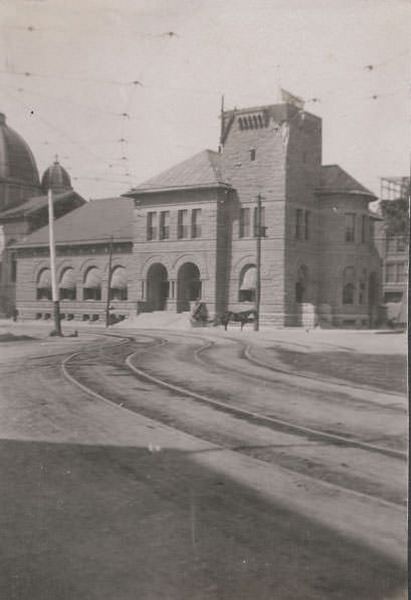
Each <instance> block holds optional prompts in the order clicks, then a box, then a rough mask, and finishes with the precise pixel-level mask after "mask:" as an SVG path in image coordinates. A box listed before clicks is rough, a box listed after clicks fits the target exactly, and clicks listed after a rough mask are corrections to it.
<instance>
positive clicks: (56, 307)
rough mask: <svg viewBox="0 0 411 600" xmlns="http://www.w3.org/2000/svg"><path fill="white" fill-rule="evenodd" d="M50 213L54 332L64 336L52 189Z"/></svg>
mask: <svg viewBox="0 0 411 600" xmlns="http://www.w3.org/2000/svg"><path fill="white" fill-rule="evenodd" d="M47 200H48V212H49V247H50V272H51V299H52V301H53V316H54V332H55V334H56V335H59V336H61V335H63V334H62V332H61V319H60V301H59V290H58V287H57V276H56V244H55V240H54V206H53V192H52V190H51V188H50V189H49V191H48V195H47Z"/></svg>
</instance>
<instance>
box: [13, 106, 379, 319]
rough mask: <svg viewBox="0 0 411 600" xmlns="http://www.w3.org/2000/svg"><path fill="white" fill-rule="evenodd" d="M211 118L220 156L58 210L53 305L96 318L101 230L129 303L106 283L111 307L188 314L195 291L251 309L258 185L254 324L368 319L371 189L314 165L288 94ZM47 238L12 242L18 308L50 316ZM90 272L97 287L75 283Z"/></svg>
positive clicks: (309, 123) (373, 306)
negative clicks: (67, 285) (56, 298)
mask: <svg viewBox="0 0 411 600" xmlns="http://www.w3.org/2000/svg"><path fill="white" fill-rule="evenodd" d="M221 119H222V123H221V140H220V143H221V147H220V152H213V151H211V150H205V151H203V152H200V153H198V154H196V155H195V156H193V157H192V158H189V159H188V160H186V161H184V162H183V163H180V164H178V165H176V166H175V167H172V168H171V169H169V170H167V171H165V172H164V173H161V174H160V175H158V176H156V177H153V178H152V179H150V180H148V181H146V182H145V183H142V184H141V185H139V186H138V187H135V188H133V189H131V190H130V191H128V192H126V193H125V194H124V198H122V199H119V198H115V199H108V200H105V201H95V202H93V203H92V205H91V206H84V207H81V208H79V209H78V210H76V211H74V212H73V213H70V214H69V215H66V216H65V217H63V218H62V219H60V221H59V222H58V223H57V224H56V239H57V246H58V247H57V254H58V262H59V264H58V276H59V280H60V281H61V280H63V279H64V273H65V270H66V269H71V271H70V277H69V280H70V282H71V285H72V287H73V282H74V283H75V288H76V295H75V299H74V298H67V297H65V298H64V309H63V308H62V312H63V314H65V315H66V314H67V315H70V318H80V319H83V318H94V319H97V318H100V319H101V318H102V317H103V314H104V301H105V298H106V297H107V294H108V276H107V275H108V274H107V268H108V261H107V257H108V248H109V246H108V241H107V240H108V237H109V236H110V235H113V243H114V245H116V244H122V245H121V247H120V246H118V249H117V256H116V261H117V262H116V264H115V268H120V267H121V269H124V270H123V271H121V272H122V281H123V282H124V281H126V287H127V291H126V294H127V300H125V299H123V300H121V301H120V300H119V299H117V298H116V297H115V293H114V292H113V291H112V290H111V291H110V296H111V297H112V300H113V311H114V312H117V313H118V314H122V315H136V314H139V313H142V312H150V311H158V312H159V313H160V312H164V311H165V312H185V311H188V310H190V307H191V306H192V303H193V302H195V301H198V300H200V301H201V302H203V303H204V304H205V306H206V308H207V311H208V315H209V317H210V318H213V317H214V316H215V315H216V314H219V313H221V312H222V311H224V310H227V309H230V310H244V309H246V308H250V307H253V306H254V303H255V290H256V233H257V229H256V218H257V212H256V209H257V204H256V202H257V196H258V195H260V196H261V202H262V210H261V223H262V231H263V232H264V236H263V238H262V240H261V247H262V255H261V259H262V260H261V311H260V315H261V319H260V321H261V323H262V324H273V325H278V326H298V325H306V326H313V325H315V324H320V325H322V326H347V327H348V326H355V327H362V326H364V327H365V326H370V325H374V324H375V323H376V321H377V307H378V304H379V301H380V269H379V264H380V263H379V258H378V254H377V252H376V249H375V246H374V234H373V226H374V220H375V216H374V215H373V214H372V213H371V212H370V211H369V210H368V204H369V202H371V201H373V200H375V196H374V195H373V194H372V193H371V192H370V191H368V190H367V189H366V188H364V187H363V186H362V185H361V184H360V183H358V182H357V181H356V180H355V179H353V178H352V177H351V176H350V175H349V174H348V173H346V172H345V171H344V170H343V169H342V168H341V167H339V166H337V165H328V166H322V163H321V154H322V131H321V119H320V118H319V117H317V116H315V115H313V114H310V113H308V112H306V111H304V110H303V109H301V107H297V106H295V105H294V104H292V103H282V104H275V105H269V106H260V107H251V108H245V109H239V110H237V109H236V110H231V111H224V112H223V113H222V116H221ZM100 202H101V203H102V204H101V205H100ZM103 203H104V206H105V207H106V208H105V209H104V210H107V211H108V212H110V214H113V215H114V214H117V216H118V218H119V219H120V213H122V214H123V218H124V221H123V225H121V224H120V222H117V224H116V228H117V230H122V231H123V234H122V235H123V236H125V237H123V238H121V239H120V238H119V237H118V233H116V232H115V231H114V229H115V227H114V224H113V223H112V222H111V220H107V218H103V217H102V216H99V214H98V213H99V210H100V209H101V210H103ZM120 206H122V207H123V208H122V209H121V210H119V209H118V208H119V207H120ZM89 211H94V217H93V218H91V216H90V215H91V213H90V212H89ZM131 215H132V217H131ZM111 218H112V217H110V219H111ZM128 219H130V221H128ZM126 220H127V223H126ZM84 221H86V222H87V223H88V228H87V230H86V231H85V233H84V235H83V234H82V236H81V239H80V238H79V234H78V232H77V230H78V228H79V227H81V224H82V223H83V222H84ZM102 223H103V225H102ZM102 228H103V229H104V232H103V231H102ZM125 231H127V235H126V234H125V233H124V232H125ZM103 233H104V236H105V237H104V240H103V239H102V236H103ZM46 244H47V232H46V229H42V230H39V231H37V232H35V233H33V234H31V235H29V236H28V237H27V238H26V239H25V240H23V241H21V242H20V243H19V244H18V245H17V246H16V251H17V253H18V269H17V280H18V307H19V311H20V313H21V314H22V315H23V316H31V317H32V316H33V315H34V316H39V315H41V316H42V315H44V314H48V315H50V314H51V305H50V303H49V300H48V299H47V298H46V297H45V296H46V293H45V292H44V294H43V292H39V289H40V290H41V289H42V287H41V286H40V283H39V282H41V281H43V282H44V284H45V285H46V284H47V285H49V283H48V282H49V279H48V277H49V276H48V275H47V271H45V269H47V247H46ZM40 252H42V253H43V254H42V255H41V256H40V254H38V253H40ZM117 259H118V260H117ZM92 269H97V270H98V273H97V272H96V271H89V270H92ZM89 272H92V274H93V278H92V279H93V281H94V282H95V283H96V285H95V287H96V288H97V287H99V289H100V292H96V293H94V292H90V293H89V292H87V291H86V292H85V289H86V290H87V289H88V288H87V285H88V284H87V281H88V273H89ZM30 273H32V275H31V279H29V281H30V283H27V277H28V276H29V274H30ZM42 273H46V274H45V275H44V279H43V280H42V279H41V276H42ZM114 274H115V272H114V271H113V277H114ZM25 281H26V283H24V282H25ZM64 281H65V279H64ZM97 282H99V285H98V286H97ZM41 285H43V283H41ZM47 285H46V288H47ZM39 286H40V287H39ZM111 288H112V289H113V290H114V289H115V288H114V287H113V285H111ZM61 289H64V288H63V287H62V286H61ZM123 289H124V288H123ZM73 293H74V292H73ZM61 294H62V295H64V294H66V292H64V294H63V292H61ZM40 296H41V297H40ZM121 302H122V304H121ZM116 303H119V304H118V306H117V305H116ZM84 315H88V316H86V317H84ZM90 315H92V316H91V317H90ZM93 315H94V316H93ZM39 318H40V317H39Z"/></svg>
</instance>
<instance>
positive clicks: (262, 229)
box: [253, 206, 265, 237]
mask: <svg viewBox="0 0 411 600" xmlns="http://www.w3.org/2000/svg"><path fill="white" fill-rule="evenodd" d="M257 213H258V208H257V207H254V230H253V231H254V237H257V235H258V229H257V227H258V222H257V219H258V214H257ZM260 236H261V237H265V207H264V206H262V207H261V214H260Z"/></svg>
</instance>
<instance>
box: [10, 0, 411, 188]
mask: <svg viewBox="0 0 411 600" xmlns="http://www.w3.org/2000/svg"><path fill="white" fill-rule="evenodd" d="M0 19H1V22H0V112H4V113H6V116H7V122H8V124H9V125H10V126H11V127H13V128H14V129H15V130H16V131H18V132H19V133H20V134H21V135H22V136H23V137H24V138H25V139H26V141H27V142H28V143H29V145H30V147H31V149H32V151H33V153H34V154H35V157H36V160H37V164H38V167H39V169H40V172H42V171H43V170H44V169H45V168H46V167H47V166H48V165H49V164H50V163H51V162H52V161H53V158H54V155H55V154H56V153H57V154H58V155H59V157H60V162H61V163H62V165H63V166H65V167H66V168H67V170H68V171H69V173H70V175H71V176H72V179H73V185H74V187H75V188H76V189H77V191H78V192H79V193H81V194H82V195H84V196H85V197H86V198H90V197H91V198H99V197H107V196H111V195H118V194H121V193H123V192H125V191H127V190H128V189H129V188H130V187H131V186H133V185H136V184H138V183H140V182H142V181H143V180H144V179H147V178H148V177H151V176H152V175H154V174H156V173H158V172H160V171H161V170H164V169H165V168H168V167H169V166H172V165H173V164H176V163H178V162H180V161H181V160H184V159H186V158H188V157H189V156H191V155H193V154H195V153H196V152H199V151H200V150H202V149H204V148H211V149H217V145H218V135H219V119H218V116H219V109H220V98H221V94H223V93H224V95H225V104H226V107H227V108H233V107H234V106H237V107H239V108H240V107H246V106H253V105H259V104H273V103H275V102H276V100H277V90H278V86H279V85H280V86H282V87H284V88H285V89H287V90H289V91H290V92H292V93H294V94H296V95H299V96H301V97H303V98H304V99H306V100H307V103H306V110H308V111H310V112H313V113H315V114H317V115H319V116H321V117H322V119H323V164H334V163H338V164H340V165H341V166H342V167H343V168H345V169H346V170H347V171H349V172H350V173H351V174H352V175H353V176H354V177H356V178H357V179H358V180H359V181H360V182H361V183H362V184H363V185H366V186H368V187H369V188H370V189H372V190H373V191H374V192H376V193H377V194H378V192H379V178H380V177H381V176H385V175H408V174H409V171H410V108H409V107H410V102H409V100H410V89H411V88H410V75H411V70H410V51H411V36H410V31H411V2H410V1H408V0H407V1H405V0H370V1H367V0H354V1H353V0H117V1H115V0H111V1H108V0H65V1H62V0H0ZM170 32H172V33H173V35H167V34H169V33H170ZM174 34H176V35H174ZM26 73H27V75H25V74H26ZM133 81H138V82H140V83H141V84H142V85H140V84H133V83H132V82H133ZM374 96H376V97H374ZM313 98H316V99H318V100H319V101H316V102H313V101H312V99H313ZM310 100H311V101H310ZM124 113H126V114H127V115H128V116H127V117H126V116H122V115H123V114H124ZM121 140H126V141H121Z"/></svg>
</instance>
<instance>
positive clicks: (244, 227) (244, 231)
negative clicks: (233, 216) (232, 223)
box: [239, 208, 250, 238]
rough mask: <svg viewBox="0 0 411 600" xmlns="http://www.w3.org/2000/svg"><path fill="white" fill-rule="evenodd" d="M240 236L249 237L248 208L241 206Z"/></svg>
mask: <svg viewBox="0 0 411 600" xmlns="http://www.w3.org/2000/svg"><path fill="white" fill-rule="evenodd" d="M239 236H240V238H245V237H250V209H249V208H242V209H241V210H240V231H239Z"/></svg>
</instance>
